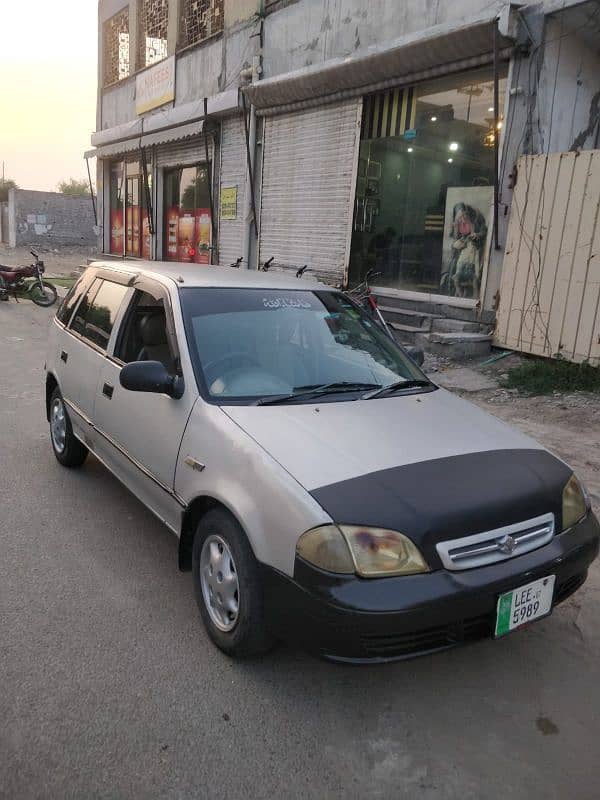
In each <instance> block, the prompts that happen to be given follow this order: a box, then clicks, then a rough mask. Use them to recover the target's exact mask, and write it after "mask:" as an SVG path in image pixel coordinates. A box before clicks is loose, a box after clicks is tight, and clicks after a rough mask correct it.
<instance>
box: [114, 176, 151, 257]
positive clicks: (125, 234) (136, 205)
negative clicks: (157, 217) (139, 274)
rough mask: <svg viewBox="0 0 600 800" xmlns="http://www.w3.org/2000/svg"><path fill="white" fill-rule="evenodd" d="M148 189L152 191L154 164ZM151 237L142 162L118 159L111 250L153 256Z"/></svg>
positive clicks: (126, 253)
mask: <svg viewBox="0 0 600 800" xmlns="http://www.w3.org/2000/svg"><path fill="white" fill-rule="evenodd" d="M148 189H149V191H150V192H151V191H152V168H151V165H148ZM150 239H151V237H150V223H149V219H148V207H147V202H146V190H145V187H144V177H143V172H142V169H141V165H140V164H139V162H137V161H129V162H125V163H124V162H122V161H121V162H114V163H113V164H112V165H111V171H110V252H111V253H113V254H114V255H120V256H122V255H126V256H133V257H135V258H145V259H149V258H150Z"/></svg>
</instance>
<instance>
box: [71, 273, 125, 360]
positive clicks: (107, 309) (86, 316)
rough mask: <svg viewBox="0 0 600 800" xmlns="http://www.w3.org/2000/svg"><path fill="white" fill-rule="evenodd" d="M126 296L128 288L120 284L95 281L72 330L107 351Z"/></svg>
mask: <svg viewBox="0 0 600 800" xmlns="http://www.w3.org/2000/svg"><path fill="white" fill-rule="evenodd" d="M97 283H98V284H99V286H98V287H97V286H96V284H97ZM126 294H127V286H123V285H121V284H120V283H112V281H99V280H96V281H94V283H93V284H92V286H91V287H90V290H89V292H88V293H87V294H86V296H85V297H84V298H83V300H82V301H81V304H80V305H79V308H78V309H77V313H76V314H75V317H74V319H73V323H72V325H71V328H72V330H74V331H75V332H76V333H79V334H80V335H81V336H83V337H84V338H85V339H88V340H89V341H90V342H92V343H93V344H95V345H96V346H97V347H100V348H101V349H102V350H106V348H107V345H108V340H109V339H110V334H111V333H112V329H113V326H114V324H115V319H116V316H117V313H118V311H119V308H120V307H121V303H122V302H123V298H124V297H125V295H126Z"/></svg>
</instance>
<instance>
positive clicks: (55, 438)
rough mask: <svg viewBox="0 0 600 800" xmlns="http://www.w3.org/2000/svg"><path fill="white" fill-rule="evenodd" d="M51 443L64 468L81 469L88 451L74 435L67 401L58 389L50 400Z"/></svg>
mask: <svg viewBox="0 0 600 800" xmlns="http://www.w3.org/2000/svg"><path fill="white" fill-rule="evenodd" d="M50 441H51V442H52V449H53V450H54V455H55V456H56V458H57V460H58V461H59V462H60V463H61V464H62V465H63V467H80V466H81V465H82V464H83V462H84V461H85V459H86V456H87V454H88V449H87V447H86V446H85V445H83V444H81V442H80V441H79V439H78V438H77V437H76V436H75V434H74V433H73V428H72V426H71V420H70V419H69V415H68V413H67V409H66V406H65V401H64V400H63V398H62V395H61V393H60V390H59V389H58V387H57V388H56V389H55V390H54V392H53V393H52V398H51V399H50Z"/></svg>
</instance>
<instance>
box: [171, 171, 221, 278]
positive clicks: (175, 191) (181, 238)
mask: <svg viewBox="0 0 600 800" xmlns="http://www.w3.org/2000/svg"><path fill="white" fill-rule="evenodd" d="M210 172H211V165H210V164H196V165H194V166H190V167H175V168H171V169H166V170H165V171H164V174H163V185H164V203H163V206H164V228H163V231H164V233H163V248H164V252H163V258H164V260H165V261H180V262H183V263H195V264H210V252H211V250H210V248H211V244H212V236H211V229H212V209H211V199H210V192H209V175H210Z"/></svg>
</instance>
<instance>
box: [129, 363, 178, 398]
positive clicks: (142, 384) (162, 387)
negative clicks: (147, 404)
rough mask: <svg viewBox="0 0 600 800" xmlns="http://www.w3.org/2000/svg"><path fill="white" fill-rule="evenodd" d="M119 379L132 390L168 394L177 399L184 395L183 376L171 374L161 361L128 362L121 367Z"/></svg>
mask: <svg viewBox="0 0 600 800" xmlns="http://www.w3.org/2000/svg"><path fill="white" fill-rule="evenodd" d="M119 381H120V383H121V386H122V387H123V388H124V389H128V390H129V391H130V392H154V393H155V394H167V395H169V397H173V398H175V399H176V400H178V399H179V398H180V397H182V396H183V390H184V383H183V378H181V377H179V375H171V374H170V373H169V372H167V368H166V367H165V365H164V364H161V362H160V361H133V362H132V363H131V364H126V365H125V366H124V367H123V368H122V369H121V372H120V374H119Z"/></svg>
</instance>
